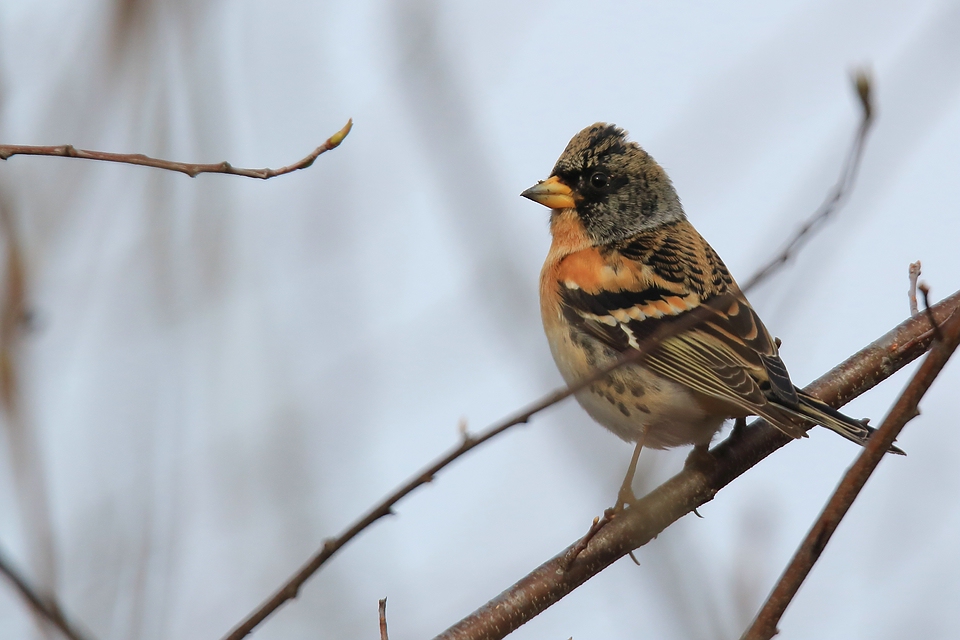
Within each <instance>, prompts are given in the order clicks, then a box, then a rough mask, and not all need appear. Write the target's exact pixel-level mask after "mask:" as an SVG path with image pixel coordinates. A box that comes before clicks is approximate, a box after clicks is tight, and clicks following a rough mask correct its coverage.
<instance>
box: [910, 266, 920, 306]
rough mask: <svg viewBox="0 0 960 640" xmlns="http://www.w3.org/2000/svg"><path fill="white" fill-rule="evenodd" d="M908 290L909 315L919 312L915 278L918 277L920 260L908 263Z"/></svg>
mask: <svg viewBox="0 0 960 640" xmlns="http://www.w3.org/2000/svg"><path fill="white" fill-rule="evenodd" d="M909 274H910V290H909V291H907V296H908V298H909V300H910V315H911V316H915V315H917V314H918V313H920V309H919V307H917V279H918V278H919V277H920V261H919V260H917V261H916V262H911V263H910V269H909Z"/></svg>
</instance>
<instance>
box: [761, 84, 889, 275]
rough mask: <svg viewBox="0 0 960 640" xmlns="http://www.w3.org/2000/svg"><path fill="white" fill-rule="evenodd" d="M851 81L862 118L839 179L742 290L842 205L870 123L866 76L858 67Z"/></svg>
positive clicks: (788, 254) (774, 267)
mask: <svg viewBox="0 0 960 640" xmlns="http://www.w3.org/2000/svg"><path fill="white" fill-rule="evenodd" d="M853 82H854V88H855V89H856V91H857V96H858V97H859V98H860V106H861V108H862V109H863V118H862V119H861V120H860V126H859V127H858V128H857V133H856V135H854V137H853V143H852V144H851V145H850V151H849V152H848V153H847V159H846V161H845V162H844V163H843V167H842V168H841V170H840V179H839V180H837V183H836V185H834V187H833V190H832V191H831V192H830V193H829V194H827V198H826V199H825V200H824V201H823V204H821V205H820V207H819V208H818V209H817V210H816V211H814V213H813V215H812V216H810V218H808V219H807V221H806V222H804V223H803V224H802V225H801V226H800V228H799V229H797V231H796V232H794V234H793V236H792V237H791V238H790V239H789V240H788V241H787V244H786V246H784V248H783V250H781V251H780V253H779V254H777V255H776V256H774V257H773V258H771V259H770V261H769V262H767V263H766V264H765V265H763V266H762V267H760V268H759V269H758V270H757V272H756V273H754V274H753V275H752V276H751V277H750V279H749V280H747V282H746V283H745V284H744V285H743V286H742V289H743V291H744V292H747V291H750V290H751V289H753V288H754V287H756V286H757V285H758V284H760V283H761V282H763V281H764V280H766V279H767V278H769V277H770V276H771V275H773V274H774V273H776V272H777V271H778V270H780V268H781V267H783V265H785V264H786V263H787V262H789V260H790V258H792V257H793V256H794V255H796V253H797V251H799V250H800V247H802V246H803V245H804V244H806V242H807V241H808V240H810V238H811V237H813V234H814V233H815V232H816V231H817V230H818V229H819V228H820V227H821V226H823V224H824V223H825V222H826V221H827V218H829V217H830V215H831V214H833V213H834V212H836V211H837V210H838V209H840V207H842V206H843V204H844V201H845V200H846V197H847V195H848V194H849V193H850V189H851V188H852V187H853V182H854V180H855V179H856V177H857V172H858V170H859V169H860V159H861V158H862V157H863V147H864V144H865V143H866V140H867V133H869V131H870V126H871V125H872V124H873V103H872V101H871V95H870V94H871V85H870V78H869V76H868V75H867V74H866V72H865V71H863V70H859V71H857V72H856V73H855V74H854V78H853Z"/></svg>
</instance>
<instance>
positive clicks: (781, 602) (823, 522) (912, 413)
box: [742, 313, 960, 640]
mask: <svg viewBox="0 0 960 640" xmlns="http://www.w3.org/2000/svg"><path fill="white" fill-rule="evenodd" d="M941 333H942V334H943V339H942V341H941V340H939V339H938V340H937V341H936V342H934V344H933V348H932V349H931V351H930V355H928V356H927V357H926V358H925V359H924V361H923V364H921V365H920V368H919V369H917V373H916V374H915V375H914V376H913V379H912V380H911V381H910V384H908V385H907V388H906V389H904V390H903V393H902V394H900V398H898V399H897V402H896V403H895V404H894V405H893V408H892V409H891V410H890V413H888V414H887V417H886V418H885V419H884V421H883V424H882V425H880V428H879V429H878V430H877V431H876V432H875V433H874V434H873V435H871V436H870V440H869V441H868V442H867V444H866V445H865V446H864V448H863V452H862V453H861V454H860V457H859V458H857V461H856V462H855V463H854V464H853V466H852V467H850V468H849V469H848V470H847V473H846V475H844V477H843V480H842V481H841V482H840V485H839V486H838V487H837V489H836V491H835V492H834V493H833V495H832V496H831V497H830V501H829V502H827V506H826V507H824V508H823V512H822V513H821V514H820V517H819V518H818V519H817V521H816V522H815V523H814V525H813V527H812V528H811V529H810V532H809V533H807V537H806V538H805V539H804V541H803V543H802V544H801V545H800V548H799V549H797V552H796V554H795V555H794V556H793V559H792V560H791V561H790V564H789V565H787V568H786V570H785V571H784V572H783V575H782V576H781V577H780V580H779V582H777V586H776V587H774V589H773V592H771V594H770V597H769V598H767V601H766V603H764V605H763V607H762V608H761V609H760V613H758V614H757V617H756V619H755V620H754V621H753V624H752V625H750V628H749V629H747V631H746V632H745V633H744V634H743V637H742V640H770V638H772V637H773V636H774V635H776V634H777V623H778V622H780V618H781V617H782V616H783V613H784V611H786V609H787V606H788V605H789V604H790V602H791V601H792V600H793V598H794V596H796V595H797V591H798V590H799V589H800V585H802V584H803V581H804V580H805V579H806V577H807V574H809V573H810V570H811V569H812V568H813V565H814V564H815V563H816V561H817V560H818V559H819V558H820V554H821V553H822V552H823V549H824V547H826V546H827V543H828V542H829V541H830V538H831V536H833V533H834V531H836V530H837V526H838V525H839V524H840V521H841V520H842V519H843V517H844V516H845V515H846V514H847V511H848V510H849V509H850V506H851V505H852V504H853V501H854V500H856V499H857V496H858V495H859V494H860V491H861V489H863V487H864V485H865V484H866V483H867V480H868V479H869V478H870V475H871V474H872V473H873V472H874V470H876V468H877V465H878V464H880V459H881V458H883V454H884V453H885V452H886V451H887V449H888V448H889V447H890V445H891V444H893V441H894V440H895V439H896V437H897V435H898V434H899V433H900V431H901V430H902V429H903V427H904V426H905V425H906V424H907V422H909V421H910V420H912V419H914V418H915V417H917V416H918V415H920V411H919V409H918V408H917V405H919V404H920V399H921V398H923V395H924V394H925V393H926V392H927V389H929V388H930V385H931V384H933V381H934V379H936V377H937V375H938V374H939V373H940V370H941V369H943V366H944V365H945V364H946V363H947V360H949V359H950V356H951V355H953V352H954V351H955V350H956V348H957V344H958V343H960V313H958V314H954V315H953V316H951V317H950V318H949V319H948V320H947V323H946V325H945V326H944V327H943V328H942V330H941Z"/></svg>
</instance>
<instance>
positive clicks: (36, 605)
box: [0, 554, 86, 640]
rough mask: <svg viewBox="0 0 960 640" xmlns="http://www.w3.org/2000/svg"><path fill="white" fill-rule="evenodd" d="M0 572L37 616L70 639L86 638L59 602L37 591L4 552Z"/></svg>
mask: <svg viewBox="0 0 960 640" xmlns="http://www.w3.org/2000/svg"><path fill="white" fill-rule="evenodd" d="M0 573H2V574H3V575H5V576H7V578H8V579H9V580H10V582H12V583H13V586H14V587H16V589H17V591H18V592H19V593H20V595H21V596H23V599H24V600H26V601H27V604H29V605H30V608H31V609H32V610H33V611H34V613H35V614H36V615H37V616H39V617H40V618H43V619H44V620H47V621H49V622H50V623H51V624H53V625H54V626H56V628H57V629H59V630H60V631H61V632H62V633H63V635H64V636H66V637H67V638H69V640H86V636H85V635H84V634H83V633H81V632H80V631H78V630H77V627H76V625H74V624H71V623H70V622H68V621H67V618H66V616H64V615H63V611H62V610H61V609H60V606H59V605H58V604H57V602H56V601H55V600H51V599H48V598H44V597H42V596H41V595H40V594H39V593H37V591H36V590H35V589H34V588H33V587H32V586H30V584H29V583H28V582H27V581H26V579H25V578H24V577H23V576H22V575H20V573H19V572H18V571H17V570H16V569H14V568H13V566H12V565H11V564H10V562H8V561H7V559H6V558H5V557H4V556H3V554H0Z"/></svg>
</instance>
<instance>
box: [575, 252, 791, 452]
mask: <svg viewBox="0 0 960 640" xmlns="http://www.w3.org/2000/svg"><path fill="white" fill-rule="evenodd" d="M708 248H709V247H708ZM711 253H712V250H711ZM714 255H715V254H714ZM661 257H662V256H661ZM606 258H607V259H608V260H613V261H615V260H617V259H619V257H618V256H611V255H608V256H606ZM645 258H647V259H646V260H643V261H642V262H635V261H633V260H627V261H624V260H620V262H619V263H617V262H611V264H610V265H609V266H610V269H609V270H608V273H609V274H610V276H609V277H608V278H607V281H606V282H603V281H602V279H601V280H600V281H597V280H594V281H593V282H591V283H589V286H580V284H579V283H578V282H577V280H576V279H575V278H569V277H568V278H565V279H562V280H561V282H559V283H558V285H559V286H560V298H561V306H562V309H563V313H564V315H565V316H566V318H567V320H568V321H569V322H570V323H571V324H573V325H574V326H577V327H578V328H580V329H581V330H582V331H584V332H586V333H587V334H589V335H591V336H593V337H594V338H596V339H597V340H599V341H600V342H602V343H603V344H605V345H606V346H608V347H610V348H611V349H613V350H615V351H617V352H620V353H627V352H629V351H631V350H635V349H637V348H638V346H639V343H640V342H641V341H642V340H643V339H645V338H646V337H648V336H650V335H652V334H653V333H655V332H657V331H658V330H659V329H661V328H662V327H664V326H665V325H669V324H671V323H673V322H675V321H677V320H678V319H680V318H682V317H684V314H687V313H690V312H691V311H693V310H695V309H699V310H700V311H699V312H698V313H699V314H701V315H703V319H702V320H700V321H697V322H696V323H695V324H694V325H693V326H692V327H688V328H685V329H683V330H682V331H680V332H679V333H678V334H677V335H673V336H670V337H668V338H666V339H664V340H663V341H661V342H659V343H658V344H657V346H656V347H654V348H653V349H652V350H651V351H650V353H649V354H648V355H647V357H646V358H645V363H646V365H647V366H649V367H650V368H651V369H653V370H655V371H656V372H657V373H659V374H660V375H662V376H664V377H665V378H668V379H670V380H674V381H676V382H679V383H681V384H684V385H686V386H688V387H690V388H692V389H694V390H696V391H699V392H700V393H702V394H704V395H706V396H708V397H712V398H715V399H718V400H721V401H724V402H727V403H730V404H732V405H735V406H737V407H740V408H741V409H743V410H744V411H745V412H746V413H749V414H753V415H760V416H762V417H765V418H768V419H769V420H771V421H772V422H774V423H775V424H776V425H777V426H779V427H780V428H782V429H783V430H784V431H787V432H788V433H790V435H793V436H794V437H799V436H800V435H801V434H802V433H803V432H804V430H803V429H802V427H801V426H800V425H799V424H797V425H793V424H791V423H790V422H791V421H789V420H785V419H784V418H785V416H784V415H783V414H784V413H787V414H791V415H794V416H796V417H801V418H802V416H801V415H800V414H799V412H798V411H797V409H799V398H798V396H797V392H796V389H795V388H794V386H793V383H792V382H791V381H790V377H789V374H788V373H787V369H786V367H785V366H784V364H783V361H782V360H781V359H780V356H779V355H778V353H777V345H776V343H775V342H774V340H773V338H772V337H771V336H770V334H769V332H768V331H767V329H766V327H764V326H763V323H762V322H761V321H760V318H759V317H758V316H757V314H756V312H755V311H754V310H753V309H752V308H751V307H750V305H749V303H748V302H747V301H746V299H745V298H744V297H743V295H742V294H741V293H740V291H739V289H738V288H737V286H736V284H734V283H733V281H732V279H731V278H729V274H726V273H725V272H726V268H725V267H723V263H722V262H719V258H717V259H716V262H717V263H718V264H719V268H720V269H722V270H723V272H724V274H725V275H726V278H722V279H720V280H721V281H720V283H719V284H714V285H713V286H706V287H705V286H703V285H704V283H703V282H702V281H701V282H699V283H698V282H697V281H691V279H690V278H689V277H688V276H684V277H680V276H679V275H677V274H680V273H688V272H689V269H683V270H679V269H674V270H673V271H670V270H669V269H663V268H660V267H659V265H658V263H657V261H656V260H650V259H649V258H650V256H645ZM674 262H675V261H672V262H671V263H669V264H673V263H674ZM669 264H668V266H669ZM694 266H696V265H694ZM710 268H711V269H713V268H716V266H715V265H710ZM698 270H699V271H701V272H703V271H704V269H702V268H699V267H698ZM631 271H632V272H633V273H634V274H635V277H630V275H629V274H630V273H631ZM695 275H696V274H695ZM708 275H709V274H708ZM714 280H716V279H714ZM707 284H708V285H709V284H710V283H709V282H708V283H707ZM771 405H772V406H771ZM785 423H786V424H785Z"/></svg>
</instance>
